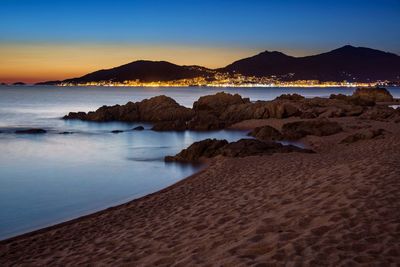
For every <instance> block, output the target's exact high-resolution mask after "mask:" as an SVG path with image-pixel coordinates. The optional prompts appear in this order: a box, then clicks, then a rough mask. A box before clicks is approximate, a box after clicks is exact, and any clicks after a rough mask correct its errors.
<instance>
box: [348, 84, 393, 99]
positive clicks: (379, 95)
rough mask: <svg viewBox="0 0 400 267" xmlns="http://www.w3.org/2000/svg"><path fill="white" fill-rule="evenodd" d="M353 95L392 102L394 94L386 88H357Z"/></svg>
mask: <svg viewBox="0 0 400 267" xmlns="http://www.w3.org/2000/svg"><path fill="white" fill-rule="evenodd" d="M353 96H357V97H360V98H362V99H367V100H372V101H375V102H392V101H393V96H392V95H391V94H390V93H389V91H388V90H386V89H385V88H378V87H376V88H357V90H356V91H355V92H354V93H353Z"/></svg>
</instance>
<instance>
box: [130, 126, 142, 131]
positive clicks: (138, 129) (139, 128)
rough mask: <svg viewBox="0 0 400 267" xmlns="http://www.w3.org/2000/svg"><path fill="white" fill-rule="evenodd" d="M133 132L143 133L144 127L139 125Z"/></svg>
mask: <svg viewBox="0 0 400 267" xmlns="http://www.w3.org/2000/svg"><path fill="white" fill-rule="evenodd" d="M132 130H133V131H143V130H144V127H143V126H141V125H139V126H136V127H134V128H132Z"/></svg>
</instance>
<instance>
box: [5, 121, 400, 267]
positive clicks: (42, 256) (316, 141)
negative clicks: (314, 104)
mask: <svg viewBox="0 0 400 267" xmlns="http://www.w3.org/2000/svg"><path fill="white" fill-rule="evenodd" d="M335 120H337V121H340V122H341V124H342V125H343V126H345V131H344V132H341V133H338V134H335V135H332V136H326V137H317V136H308V137H305V138H303V139H302V141H303V142H305V143H306V144H309V145H310V146H312V147H313V149H315V150H316V151H317V153H315V154H304V153H296V152H294V153H286V154H284V153H282V154H273V155H267V156H250V157H244V158H226V157H217V158H215V159H213V160H211V161H209V164H208V165H207V166H206V167H205V168H204V169H202V170H199V171H198V172H196V173H195V174H193V175H191V176H189V177H186V178H184V179H182V180H180V181H179V182H177V183H175V184H173V185H171V186H169V187H167V188H164V189H162V190H160V191H157V192H155V193H152V194H149V195H146V196H144V197H141V198H139V199H135V200H132V201H129V202H127V203H125V204H121V205H118V206H114V207H110V208H108V209H105V210H102V211H99V212H96V213H93V214H89V215H86V216H83V217H79V218H77V219H73V220H70V221H67V222H64V223H61V224H57V225H54V226H50V227H47V228H44V229H40V230H37V231H34V232H30V233H26V234H23V235H19V236H16V237H12V238H9V239H6V240H2V241H0V262H3V263H4V264H3V265H4V266H9V265H13V264H25V265H64V264H70V265H71V264H72V265H77V264H86V265H87V264H91V263H94V262H96V263H98V264H103V265H110V264H117V265H135V266H154V265H160V266H169V265H177V266H188V265H193V264H200V265H206V264H207V263H218V264H220V265H222V266H233V265H234V266H245V265H248V264H250V265H256V264H263V263H275V264H295V263H303V264H309V265H338V264H344V263H347V264H362V263H369V264H379V263H380V264H391V263H396V262H397V263H398V262H400V242H399V241H398V240H399V239H397V238H396V237H397V236H398V235H399V234H400V232H399V230H400V213H399V211H400V201H399V199H400V195H399V193H398V189H397V187H396V185H398V184H399V182H400V181H399V179H398V177H400V169H399V168H398V167H397V168H396V166H399V164H400V150H399V149H398V147H399V146H400V124H399V123H395V122H377V121H369V120H367V121H365V120H361V121H360V120H357V119H356V118H337V119H335ZM271 122H272V121H271ZM263 123H268V121H264V122H263ZM355 126H358V127H361V128H366V129H370V128H371V127H372V128H384V129H385V135H384V137H382V138H376V139H371V140H364V141H359V142H356V143H352V144H348V145H346V144H338V141H340V140H341V139H343V138H344V137H346V136H347V135H349V134H352V133H354V132H357V131H358V130H359V129H354V127H355ZM333 144H336V145H333ZM396 240H397V241H396ZM397 248H399V249H397Z"/></svg>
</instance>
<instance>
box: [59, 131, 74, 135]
mask: <svg viewBox="0 0 400 267" xmlns="http://www.w3.org/2000/svg"><path fill="white" fill-rule="evenodd" d="M73 133H74V132H61V133H58V134H64V135H67V134H73Z"/></svg>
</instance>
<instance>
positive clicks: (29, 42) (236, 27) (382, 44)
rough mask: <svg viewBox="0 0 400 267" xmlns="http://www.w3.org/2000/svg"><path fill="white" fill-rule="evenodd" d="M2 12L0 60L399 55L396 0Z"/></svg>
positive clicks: (96, 4)
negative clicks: (79, 51) (346, 52)
mask: <svg viewBox="0 0 400 267" xmlns="http://www.w3.org/2000/svg"><path fill="white" fill-rule="evenodd" d="M0 10H1V16H0V61H1V60H2V58H4V54H5V53H6V52H7V54H8V55H11V54H12V51H11V49H10V46H12V47H23V46H26V48H25V49H24V51H28V52H29V49H33V48H32V47H31V46H40V45H46V46H47V47H48V46H49V45H52V46H53V47H52V49H48V51H52V53H54V54H55V56H54V58H55V57H56V54H57V53H56V52H55V51H57V47H62V48H63V49H64V50H65V47H66V46H69V47H80V46H81V45H85V46H90V45H93V46H101V45H102V46H110V47H111V46H115V45H118V46H125V48H126V50H127V51H128V52H127V54H126V57H127V59H126V61H128V62H129V61H130V59H137V58H140V57H141V56H143V57H145V56H146V57H148V58H151V56H149V54H150V53H149V51H145V49H144V48H143V47H147V48H148V50H151V49H153V48H154V49H153V50H154V51H156V49H158V50H157V51H158V53H155V54H157V56H159V55H161V56H163V55H164V54H165V58H166V59H170V57H172V55H175V54H173V53H172V52H170V51H171V50H168V49H167V50H165V51H164V52H162V51H163V50H162V48H163V47H165V48H171V47H180V48H182V49H186V50H187V51H189V50H190V49H192V50H193V51H195V52H193V53H192V54H193V57H194V56H195V54H197V55H198V54H199V53H204V57H205V56H206V53H207V51H211V50H212V51H214V54H212V53H210V55H213V56H210V57H209V60H210V63H209V64H207V62H193V64H203V65H208V66H210V67H216V65H220V66H223V65H224V64H226V63H227V62H228V61H229V60H233V59H234V58H236V59H237V58H240V57H241V56H243V55H251V54H253V53H255V52H256V51H259V52H260V51H263V50H279V51H283V52H286V53H288V54H291V55H297V56H300V55H307V54H314V53H319V52H324V51H328V50H332V49H334V48H337V47H340V46H343V45H345V44H352V45H355V46H366V47H372V48H376V49H381V50H384V51H391V52H394V53H397V54H400V30H399V28H400V0H380V1H378V0H347V1H329V0H328V1H306V0H305V1H300V0H299V1H293V0H281V1H278V0H269V1H268V0H265V1H259V0H248V1H245V0H242V1H239V0H231V1H227V0H220V1H218V0H214V1H211V0H203V1H199V0H186V1H183V0H181V1H178V0H176V1H174V0H169V1H167V0H165V1H160V0H148V1H144V0H142V1H139V0H131V1H127V0H113V1H91V0H87V1H82V0H81V1H77V0H69V1H67V0H58V1H55V0H53V1H48V0H18V1H16V0H0ZM128 47H129V49H131V48H132V49H131V50H129V49H127V48H128ZM137 47H141V48H140V49H139V48H137ZM6 48H7V50H6ZM200 48H201V49H203V50H202V52H199V49H200ZM21 49H22V48H21ZM60 49H61V48H60ZM196 49H197V50H196ZM218 49H219V50H218ZM221 49H222V50H223V51H222V50H221ZM106 50H107V53H109V52H110V51H112V49H106ZM217 50H218V51H220V52H216V51H217ZM60 51H61V50H60ZM104 51H105V50H104ZM130 51H133V52H132V56H129V55H130V53H131V52H130ZM49 53H50V52H49ZM60 53H61V52H60ZM74 53H75V52H74ZM146 53H147V54H146ZM163 53H164V54H163ZM224 53H230V54H229V55H228V54H226V55H224V56H221V59H219V58H218V55H219V54H221V55H222V54H224ZM18 54H20V52H18V51H17V50H16V52H14V56H16V57H17V56H18ZM192 54H190V53H189V52H187V53H186V54H185V57H186V58H188V59H190V57H191V55H192ZM60 55H61V54H60ZM74 55H75V54H74ZM64 56H65V57H67V55H64ZM168 56H170V57H168ZM180 56H181V57H183V56H182V55H178V54H176V58H177V60H176V61H177V63H186V62H184V60H183V59H180V58H179V57H180ZM121 57H122V56H121ZM211 57H214V60H212V59H211ZM39 59H40V58H39ZM160 59H163V58H160ZM47 60H50V61H51V56H50V54H49V56H48V57H47ZM3 61H4V60H3ZM55 61H56V60H55ZM194 61H195V58H194ZM198 61H199V60H198ZM19 62H22V59H21V60H20V61H19ZM109 62H110V64H111V63H113V64H115V63H117V62H111V61H109ZM118 62H120V61H118ZM0 63H1V62H0ZM3 63H4V62H3ZM6 63H9V62H6ZM121 63H122V62H121ZM88 64H89V63H88ZM89 65H90V64H89ZM89 65H88V66H89ZM105 65H106V66H108V65H107V64H106V63H105ZM92 67H93V68H94V67H95V66H92ZM92 67H91V68H92ZM96 67H97V65H96ZM0 71H1V69H0ZM0 78H1V77H0Z"/></svg>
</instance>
